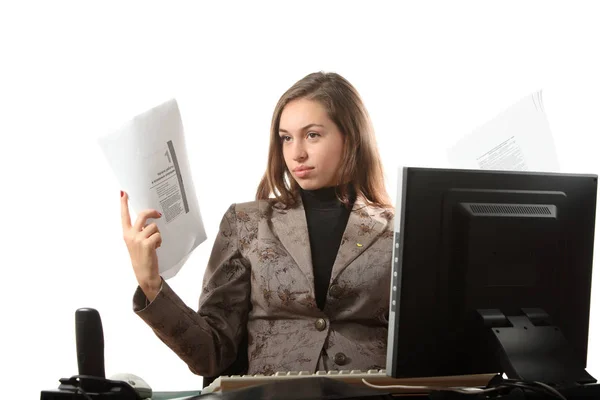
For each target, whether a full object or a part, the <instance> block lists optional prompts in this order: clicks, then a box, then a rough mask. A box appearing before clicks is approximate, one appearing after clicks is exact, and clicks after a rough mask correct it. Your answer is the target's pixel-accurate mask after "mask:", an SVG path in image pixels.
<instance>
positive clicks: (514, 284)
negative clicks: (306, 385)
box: [386, 167, 598, 383]
mask: <svg viewBox="0 0 600 400" xmlns="http://www.w3.org/2000/svg"><path fill="white" fill-rule="evenodd" d="M597 184H598V179H597V175H574V174H557V173H533V172H509V171H485V170H456V169H434V168H408V167H406V168H401V169H400V171H399V181H398V198H397V209H396V221H395V232H394V249H393V255H392V280H391V296H390V297H391V298H390V318H389V337H388V355H387V367H386V370H387V373H388V375H390V376H392V377H396V378H397V377H414V376H445V375H463V374H472V373H488V372H491V373H496V372H499V373H505V374H506V375H507V376H508V377H509V378H515V379H523V380H538V381H542V382H547V383H568V382H580V383H588V382H595V380H594V378H593V377H592V376H590V375H589V374H588V373H587V372H586V371H585V367H586V363H587V344H588V326H589V311H590V294H591V293H590V292H591V279H592V259H593V246H594V225H595V214H596V192H597Z"/></svg>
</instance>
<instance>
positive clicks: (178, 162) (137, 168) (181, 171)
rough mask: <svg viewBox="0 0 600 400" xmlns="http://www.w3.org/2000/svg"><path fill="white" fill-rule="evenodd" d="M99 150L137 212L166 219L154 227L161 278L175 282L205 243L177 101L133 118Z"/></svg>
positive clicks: (158, 221)
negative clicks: (153, 212) (151, 212)
mask: <svg viewBox="0 0 600 400" xmlns="http://www.w3.org/2000/svg"><path fill="white" fill-rule="evenodd" d="M99 144H100V147H101V148H102V151H103V152H104V155H105V157H106V159H107V160H108V163H109V164H110V167H111V168H112V170H113V172H114V174H115V175H116V177H117V180H118V182H119V184H120V185H121V188H122V189H123V190H124V191H125V192H127V194H128V195H129V200H130V206H131V207H132V208H133V210H134V211H135V212H136V213H139V212H140V211H142V210H145V209H149V208H150V209H155V210H158V211H159V212H161V213H162V214H163V215H162V217H161V218H158V219H156V220H149V222H155V223H156V224H157V226H158V229H159V230H160V233H161V237H162V245H161V247H160V248H158V250H157V256H158V266H159V272H160V274H161V276H162V277H163V278H164V279H169V278H172V277H173V276H175V275H176V274H177V273H178V272H179V270H180V269H181V267H182V266H183V264H184V263H185V261H186V260H187V259H188V257H189V255H190V253H191V252H192V251H193V250H194V249H195V248H196V247H197V246H198V245H199V244H200V243H202V242H203V241H204V240H206V233H205V230H204V224H203V222H202V216H201V214H200V208H199V206H198V200H197V198H196V190H195V188H194V183H193V181H192V177H191V173H190V167H189V163H188V156H187V150H186V146H185V138H184V131H183V124H182V122H181V115H180V113H179V107H178V106H177V101H176V100H175V99H172V100H169V101H167V102H165V103H163V104H160V105H158V106H157V107H154V108H152V109H150V110H148V111H146V112H145V113H143V114H140V115H138V116H136V117H134V118H133V119H132V120H130V121H129V122H127V123H126V124H125V125H124V126H122V127H121V128H120V129H118V130H117V131H115V132H112V133H111V134H109V135H106V136H104V137H101V138H100V139H99ZM132 223H134V221H132Z"/></svg>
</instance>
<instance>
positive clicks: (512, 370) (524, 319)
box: [477, 308, 596, 388]
mask: <svg viewBox="0 0 600 400" xmlns="http://www.w3.org/2000/svg"><path fill="white" fill-rule="evenodd" d="M522 312H523V314H522V315H517V316H506V315H504V314H503V313H502V312H501V311H500V310H495V309H485V310H477V313H478V317H479V318H480V321H479V323H480V324H483V327H484V329H485V332H486V333H487V335H486V336H487V337H486V340H485V343H487V345H488V346H491V348H488V350H489V351H490V353H488V354H493V357H494V358H495V359H496V364H497V365H498V366H499V367H500V368H501V369H502V371H503V372H504V373H505V374H506V376H507V377H508V378H509V379H518V380H524V381H538V382H543V383H546V384H552V385H556V386H557V387H565V388H566V387H572V386H579V385H585V384H590V383H596V379H594V378H593V377H592V376H591V375H590V374H589V373H588V372H587V371H586V370H585V368H584V367H583V366H582V365H581V362H578V361H577V360H576V359H575V356H574V353H573V350H572V349H571V346H570V345H569V342H568V341H567V339H566V338H565V337H564V335H563V333H562V332H561V331H560V329H559V328H558V327H556V326H553V325H552V324H551V323H550V316H549V315H548V314H547V313H546V312H545V311H544V310H542V309H540V308H523V309H522ZM480 326H481V325H480ZM594 386H596V385H594Z"/></svg>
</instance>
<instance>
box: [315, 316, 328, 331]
mask: <svg viewBox="0 0 600 400" xmlns="http://www.w3.org/2000/svg"><path fill="white" fill-rule="evenodd" d="M326 327H327V322H325V320H324V319H323V318H319V319H318V320H316V321H315V328H317V329H318V330H320V331H322V330H324V329H325V328H326Z"/></svg>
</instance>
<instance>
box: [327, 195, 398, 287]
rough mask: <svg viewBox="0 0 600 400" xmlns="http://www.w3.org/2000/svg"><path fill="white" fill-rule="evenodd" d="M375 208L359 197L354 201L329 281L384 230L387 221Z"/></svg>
mask: <svg viewBox="0 0 600 400" xmlns="http://www.w3.org/2000/svg"><path fill="white" fill-rule="evenodd" d="M377 210H379V209H375V208H373V207H369V206H367V205H366V204H365V203H364V201H363V200H362V199H360V198H359V199H356V201H355V202H354V207H353V208H352V212H351V213H350V217H349V219H348V224H347V225H346V230H345V231H344V235H343V236H342V242H341V244H340V248H339V250H338V253H337V257H336V259H335V262H334V264H333V269H332V271H331V281H330V283H331V282H333V281H334V280H335V279H336V278H337V277H338V275H339V274H340V273H341V272H342V271H343V270H344V269H345V268H346V267H347V266H348V264H350V263H351V262H352V261H354V260H355V259H356V258H357V257H358V256H359V255H360V254H362V252H364V251H365V250H366V249H368V248H369V246H370V245H371V244H372V243H373V242H374V241H375V239H376V238H377V237H378V236H379V235H380V234H381V233H382V232H383V231H384V230H385V228H386V222H387V221H386V220H385V218H383V217H381V216H379V215H378V213H379V211H381V210H379V211H377Z"/></svg>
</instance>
